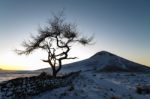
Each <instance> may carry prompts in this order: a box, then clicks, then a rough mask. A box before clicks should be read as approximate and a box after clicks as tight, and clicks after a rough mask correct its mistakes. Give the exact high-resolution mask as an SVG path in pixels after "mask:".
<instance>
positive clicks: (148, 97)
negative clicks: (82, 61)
mask: <svg viewBox="0 0 150 99" xmlns="http://www.w3.org/2000/svg"><path fill="white" fill-rule="evenodd" d="M149 76H150V74H141V73H139V74H138V73H121V72H120V73H119V72H118V73H100V72H94V71H84V72H81V74H80V75H79V76H78V77H77V78H76V79H74V81H73V83H72V84H71V85H68V86H67V87H61V88H57V89H55V90H52V91H47V92H44V93H41V94H40V95H38V96H32V97H30V99H150V94H138V93H137V92H136V86H137V85H147V84H149V83H150V78H149Z"/></svg>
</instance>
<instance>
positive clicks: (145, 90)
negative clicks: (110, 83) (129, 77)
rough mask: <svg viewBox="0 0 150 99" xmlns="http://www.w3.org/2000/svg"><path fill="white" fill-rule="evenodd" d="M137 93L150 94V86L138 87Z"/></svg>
mask: <svg viewBox="0 0 150 99" xmlns="http://www.w3.org/2000/svg"><path fill="white" fill-rule="evenodd" d="M136 92H137V93H138V94H150V85H138V86H137V87H136Z"/></svg>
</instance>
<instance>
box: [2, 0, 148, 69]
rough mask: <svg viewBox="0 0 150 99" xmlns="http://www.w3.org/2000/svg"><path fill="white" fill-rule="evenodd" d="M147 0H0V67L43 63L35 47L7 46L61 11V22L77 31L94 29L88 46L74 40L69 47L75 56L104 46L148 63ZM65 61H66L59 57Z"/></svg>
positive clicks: (83, 56) (43, 55)
mask: <svg viewBox="0 0 150 99" xmlns="http://www.w3.org/2000/svg"><path fill="white" fill-rule="evenodd" d="M149 5H150V0H0V46H1V48H0V68H2V69H11V70H36V69H40V68H46V67H49V65H48V64H46V63H43V62H42V61H41V59H44V58H46V53H44V52H42V51H37V52H35V53H33V54H31V55H29V56H25V55H23V56H19V55H17V54H16V53H15V52H14V51H13V50H14V49H15V48H21V42H22V41H24V40H28V39H29V37H30V34H33V35H36V34H37V33H38V32H37V30H38V28H39V27H40V26H41V27H42V26H44V25H46V24H47V21H48V19H50V18H51V17H52V13H58V12H60V11H62V10H64V13H65V19H66V21H67V22H71V23H75V24H76V25H77V29H78V31H79V32H81V33H82V34H83V35H88V36H90V35H93V34H94V42H95V44H94V45H90V46H81V45H76V46H74V47H73V48H72V51H71V52H70V55H71V56H77V57H78V59H76V60H73V61H69V62H74V61H79V60H83V59H86V58H89V57H90V56H92V55H94V54H95V53H96V52H99V51H102V50H106V51H109V52H112V53H114V54H117V55H119V56H121V57H124V58H126V59H129V60H131V61H134V62H138V63H140V64H144V65H147V66H150V6H149ZM63 63H68V62H63Z"/></svg>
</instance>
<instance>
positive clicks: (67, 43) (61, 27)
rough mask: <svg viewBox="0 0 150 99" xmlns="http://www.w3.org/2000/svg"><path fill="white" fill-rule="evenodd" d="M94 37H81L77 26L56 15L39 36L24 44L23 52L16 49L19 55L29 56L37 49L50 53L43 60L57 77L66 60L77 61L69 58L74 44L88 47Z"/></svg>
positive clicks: (41, 30)
mask: <svg viewBox="0 0 150 99" xmlns="http://www.w3.org/2000/svg"><path fill="white" fill-rule="evenodd" d="M92 38H93V37H89V38H87V37H81V35H79V32H77V31H76V26H75V25H74V24H70V23H67V22H65V20H64V17H63V16H61V15H54V16H53V18H52V19H51V20H49V25H48V26H47V27H45V28H43V29H42V28H40V29H39V33H38V35H37V36H31V40H29V41H24V42H23V45H22V46H23V47H24V49H23V50H18V49H16V52H17V54H19V55H22V54H25V55H29V54H31V52H33V51H34V50H36V49H43V50H44V51H46V52H47V53H48V55H47V59H46V60H42V61H43V62H46V63H48V64H49V65H50V66H51V68H52V73H53V74H52V75H53V77H56V75H57V73H58V72H59V71H60V70H61V68H62V61H63V60H66V59H75V58H76V57H69V56H68V52H69V51H70V50H71V47H72V44H73V43H80V44H82V45H88V44H90V42H91V41H92Z"/></svg>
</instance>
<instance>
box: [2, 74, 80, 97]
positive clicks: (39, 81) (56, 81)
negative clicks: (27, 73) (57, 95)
mask: <svg viewBox="0 0 150 99" xmlns="http://www.w3.org/2000/svg"><path fill="white" fill-rule="evenodd" d="M78 74H79V72H73V73H70V74H68V75H65V76H62V77H57V78H53V77H52V76H49V75H47V74H46V73H42V74H41V75H39V76H33V77H25V78H17V79H13V80H9V81H5V82H3V83H1V84H0V90H1V94H2V98H3V99H7V98H12V99H25V98H26V96H29V95H37V94H39V93H42V92H44V91H47V90H52V89H54V88H58V87H63V86H67V85H68V84H70V83H71V82H72V80H73V79H74V78H75V77H76V76H78Z"/></svg>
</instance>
